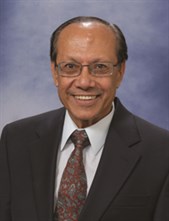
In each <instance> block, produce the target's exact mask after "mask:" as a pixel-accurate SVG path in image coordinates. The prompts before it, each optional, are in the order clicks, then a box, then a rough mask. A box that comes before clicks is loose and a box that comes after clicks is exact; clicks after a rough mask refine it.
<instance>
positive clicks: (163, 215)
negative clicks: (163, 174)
mask: <svg viewBox="0 0 169 221" xmlns="http://www.w3.org/2000/svg"><path fill="white" fill-rule="evenodd" d="M168 220H169V174H168V176H167V178H166V180H165V183H164V185H163V188H162V190H161V194H160V197H159V199H158V202H157V207H156V210H155V215H154V219H153V221H168Z"/></svg>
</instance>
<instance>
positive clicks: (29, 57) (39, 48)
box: [0, 0, 169, 130]
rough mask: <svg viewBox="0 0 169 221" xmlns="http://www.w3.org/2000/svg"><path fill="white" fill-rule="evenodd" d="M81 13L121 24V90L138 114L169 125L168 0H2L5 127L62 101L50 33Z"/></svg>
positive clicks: (0, 82) (0, 75) (0, 79)
mask: <svg viewBox="0 0 169 221" xmlns="http://www.w3.org/2000/svg"><path fill="white" fill-rule="evenodd" d="M79 15H92V16H99V17H101V18H103V19H106V20H108V21H110V22H113V23H116V24H118V25H119V26H120V27H121V29H122V31H123V32H124V34H125V36H126V40H127V42H128V47H129V60H128V62H127V70H126V75H125V79H124V81H123V83H122V85H121V87H120V89H119V90H118V96H119V97H120V98H121V100H122V102H123V103H124V104H125V105H126V106H127V107H128V109H130V110H131V111H132V112H134V113H135V114H137V115H139V116H141V117H143V118H145V119H147V120H149V121H150V122H152V123H154V124H157V125H159V126H161V127H163V128H166V129H169V1H168V0H116V1H113V0H95V1H94V0H77V1H72V0H60V1H56V0H46V1H44V0H41V1H38V0H34V1H33V0H29V1H21V0H20V1H19V0H13V1H9V0H0V130H1V129H2V127H3V126H4V125H5V124H6V123H8V122H11V121H14V120H17V119H20V118H23V117H27V116H31V115H35V114H38V113H41V112H45V111H48V110H51V109H55V108H57V107H60V106H61V104H60V102H59V99H58V96H57V91H56V88H55V86H54V84H53V82H52V77H51V73H50V67H49V64H50V60H49V39H50V36H51V33H52V32H53V30H54V29H55V28H56V27H57V26H58V25H59V24H61V23H62V22H64V21H65V20H67V19H69V18H71V17H74V16H79Z"/></svg>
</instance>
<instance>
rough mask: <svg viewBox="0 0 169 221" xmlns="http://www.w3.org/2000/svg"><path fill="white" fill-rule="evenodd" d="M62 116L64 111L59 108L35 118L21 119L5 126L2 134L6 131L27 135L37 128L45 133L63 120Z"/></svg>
mask: <svg viewBox="0 0 169 221" xmlns="http://www.w3.org/2000/svg"><path fill="white" fill-rule="evenodd" d="M64 115H65V109H64V108H59V109H56V110H52V111H48V112H45V113H41V114H38V115H35V116H31V117H27V118H23V119H20V120H17V121H14V122H12V123H9V124H7V125H6V126H5V127H4V129H3V132H2V133H4V132H6V131H8V133H13V134H16V133H20V134H24V133H26V134H27V135H28V134H29V133H31V132H32V131H35V130H37V129H38V128H43V129H45V130H46V131H47V130H48V129H50V128H51V129H52V128H53V127H56V125H57V124H58V123H59V122H60V121H61V120H63V119H64Z"/></svg>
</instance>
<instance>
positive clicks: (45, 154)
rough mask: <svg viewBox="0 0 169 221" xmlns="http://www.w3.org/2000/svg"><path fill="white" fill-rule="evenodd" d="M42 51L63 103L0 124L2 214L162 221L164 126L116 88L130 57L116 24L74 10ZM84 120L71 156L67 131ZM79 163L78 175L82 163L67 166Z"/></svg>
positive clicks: (29, 220)
mask: <svg viewBox="0 0 169 221" xmlns="http://www.w3.org/2000/svg"><path fill="white" fill-rule="evenodd" d="M50 55H51V71H52V74H53V79H54V82H55V85H56V86H57V88H58V94H59V97H60V100H61V102H62V103H63V105H64V107H63V108H60V109H58V110H54V111H51V112H48V113H44V114H41V115H39V116H35V117H31V118H27V119H24V120H20V121H17V122H14V123H12V124H9V125H7V126H6V127H5V129H4V130H3V133H2V138H1V147H0V176H1V181H0V220H1V221H52V220H59V221H62V220H65V221H66V220H67V221H68V220H69V221H70V220H72V221H73V220H78V221H113V220H115V221H168V220H169V132H167V131H165V130H163V129H161V128H158V127H156V126H154V125H152V124H150V123H148V122H146V121H144V120H142V119H140V118H139V117H137V116H134V115H133V114H132V113H130V112H129V111H128V110H127V109H126V108H125V107H124V106H123V105H122V104H121V103H120V101H119V99H118V98H116V97H115V94H116V89H117V88H118V87H119V86H120V83H121V81H122V79H123V75H124V72H125V65H126V60H127V57H128V55H127V45H126V42H125V38H124V36H123V34H122V32H121V31H120V29H119V28H118V27H117V26H116V25H110V24H109V23H108V22H106V21H104V20H101V19H99V18H95V17H77V18H73V19H71V20H69V21H67V22H65V23H64V24H62V25H61V26H60V27H59V28H58V29H56V31H55V32H54V33H53V35H52V38H51V51H50ZM82 129H83V130H85V136H83V137H88V138H86V139H88V142H90V143H88V144H87V147H86V148H84V149H83V153H82V154H81V157H82V158H81V161H80V163H79V161H78V159H77V158H78V157H80V155H78V154H77V153H76V154H75V155H76V158H75V156H73V157H74V158H71V156H72V153H73V152H74V151H75V150H74V146H75V149H76V144H75V145H74V144H73V143H74V141H73V139H72V138H71V137H72V133H73V132H74V131H77V130H78V132H79V131H82ZM83 132H84V131H83ZM73 134H74V133H73ZM70 138H71V139H70ZM78 139H79V142H81V141H80V138H78ZM81 149H82V148H81ZM78 151H79V153H80V149H78ZM70 155H71V156H70ZM70 158H71V160H70ZM69 160H70V161H71V163H72V164H73V163H74V161H76V162H75V163H76V166H74V167H73V168H72V167H71V166H70V164H69V167H68V169H69V171H68V170H67V165H68V163H67V162H69V163H70V161H69ZM79 164H80V165H81V168H83V183H82V176H81V172H82V169H81V170H80V172H79V171H78V172H77V174H78V175H77V176H73V175H72V174H73V173H72V171H73V172H74V171H76V170H78V169H77V168H78V167H79ZM73 165H75V164H73ZM70 174H71V175H72V177H73V179H74V181H72V180H71V178H70ZM63 177H64V178H63ZM76 179H78V181H77V182H76V181H75V180H76ZM65 182H67V183H65ZM76 184H78V185H79V186H76ZM67 187H68V188H69V190H70V189H71V191H68V190H67V189H68V188H67ZM70 187H71V188H70ZM85 188H86V189H85ZM79 189H80V190H81V192H78V190H79ZM84 189H85V191H84ZM77 192H78V194H80V197H79V195H77ZM82 192H83V193H82ZM84 193H85V195H84ZM82 198H83V200H82ZM81 200H82V201H83V203H82V201H81Z"/></svg>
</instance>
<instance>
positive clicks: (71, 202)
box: [56, 130, 90, 221]
mask: <svg viewBox="0 0 169 221" xmlns="http://www.w3.org/2000/svg"><path fill="white" fill-rule="evenodd" d="M70 139H71V140H72V142H73V143H74V145H75V149H74V150H73V152H72V153H71V155H70V157H69V159H68V162H67V165H66V167H65V169H64V172H63V175H62V179H61V183H60V187H59V192H58V202H57V205H56V217H57V218H56V220H58V221H68V220H71V221H77V220H78V217H79V214H80V212H81V210H82V208H83V205H84V202H85V199H86V193H87V180H86V173H85V169H84V165H83V148H85V147H86V146H88V145H89V144H90V142H89V139H88V136H87V134H86V132H85V130H81V131H78V130H75V131H74V132H73V133H72V135H71V136H70Z"/></svg>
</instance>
